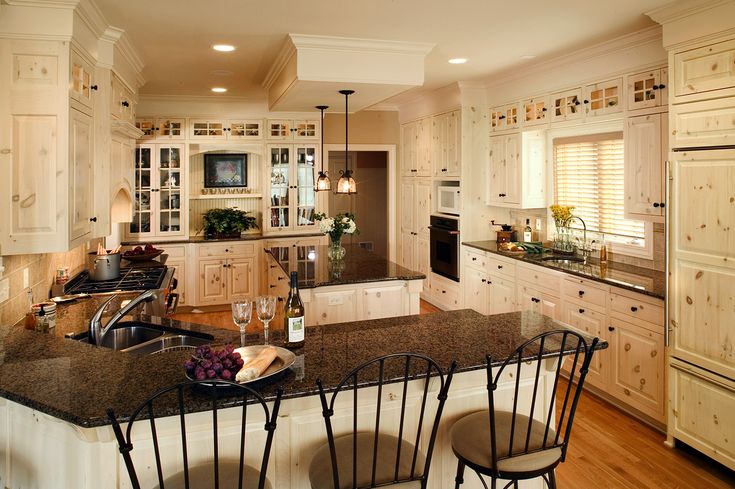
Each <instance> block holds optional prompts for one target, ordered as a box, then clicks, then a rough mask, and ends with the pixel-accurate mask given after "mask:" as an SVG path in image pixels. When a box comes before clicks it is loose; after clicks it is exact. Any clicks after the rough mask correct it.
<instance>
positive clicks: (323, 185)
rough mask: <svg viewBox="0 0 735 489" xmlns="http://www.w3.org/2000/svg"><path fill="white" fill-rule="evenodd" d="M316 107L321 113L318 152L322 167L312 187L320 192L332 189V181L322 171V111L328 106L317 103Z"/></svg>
mask: <svg viewBox="0 0 735 489" xmlns="http://www.w3.org/2000/svg"><path fill="white" fill-rule="evenodd" d="M316 108H317V109H319V110H320V111H321V113H322V116H321V135H322V142H321V143H322V148H321V152H320V153H319V154H320V158H321V160H322V169H321V170H319V177H318V178H317V179H316V187H314V190H315V191H316V192H321V191H324V190H332V182H331V181H330V180H329V177H328V176H327V172H325V171H324V111H325V110H327V109H328V108H329V107H328V106H326V105H317V106H316Z"/></svg>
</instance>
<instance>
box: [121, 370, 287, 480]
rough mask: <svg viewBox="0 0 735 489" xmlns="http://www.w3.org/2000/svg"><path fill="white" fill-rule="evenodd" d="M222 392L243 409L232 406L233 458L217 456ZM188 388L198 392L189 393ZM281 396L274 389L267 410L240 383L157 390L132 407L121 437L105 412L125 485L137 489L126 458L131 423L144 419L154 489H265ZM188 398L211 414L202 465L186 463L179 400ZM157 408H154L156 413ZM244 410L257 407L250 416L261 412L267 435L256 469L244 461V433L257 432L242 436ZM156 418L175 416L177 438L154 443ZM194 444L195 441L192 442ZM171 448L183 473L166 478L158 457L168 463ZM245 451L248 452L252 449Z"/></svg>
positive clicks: (184, 420) (182, 406)
mask: <svg viewBox="0 0 735 489" xmlns="http://www.w3.org/2000/svg"><path fill="white" fill-rule="evenodd" d="M222 388H224V389H226V395H227V401H231V400H232V399H233V398H236V399H237V398H239V400H241V401H242V406H241V407H240V406H238V407H237V408H239V409H240V411H241V414H240V429H239V440H238V441H239V443H238V448H237V450H233V452H237V453H234V456H227V455H225V454H223V453H220V430H219V426H218V416H219V415H221V413H220V410H221V409H223V406H222V405H223V404H224V402H225V399H224V395H223V394H221V393H220V391H221V389H222ZM192 390H195V391H197V392H191V391H192ZM282 395H283V392H282V391H281V390H280V389H279V390H278V393H277V395H276V399H275V401H274V403H273V409H272V410H269V409H268V405H267V404H266V402H265V400H264V399H263V398H262V397H261V396H260V395H259V394H258V393H257V392H255V391H254V390H253V389H251V388H250V387H247V386H245V385H240V384H236V383H234V382H225V381H212V380H206V381H193V382H184V383H181V384H176V385H174V386H171V387H167V388H165V389H163V390H160V391H158V392H156V393H155V394H154V395H153V396H152V397H150V398H149V399H148V400H147V401H145V402H143V403H142V404H141V405H140V406H139V407H138V408H137V409H135V410H134V411H133V414H131V415H130V420H129V421H128V426H127V430H126V432H125V434H123V430H122V427H121V426H120V423H119V421H118V420H117V416H116V414H115V412H114V411H113V410H112V409H108V410H107V415H108V417H109V418H110V420H111V421H112V428H113V430H114V432H115V437H116V438H117V443H118V445H119V447H120V453H121V454H122V456H123V459H124V461H125V466H126V467H127V469H128V474H129V475H130V481H131V483H132V485H133V488H134V489H140V487H141V485H140V482H139V479H138V474H137V473H136V470H135V466H134V464H133V459H132V456H131V452H132V450H133V443H132V436H131V434H132V431H133V425H136V424H135V423H136V421H138V420H140V421H143V420H145V419H147V420H148V428H149V430H150V431H149V433H150V436H151V441H150V443H151V444H152V447H153V453H154V455H155V468H156V475H157V480H158V485H157V486H156V488H157V489H178V488H186V489H209V488H214V489H220V488H222V489H234V488H237V489H256V488H257V489H266V488H268V489H270V488H271V484H270V482H269V481H268V479H267V478H266V471H267V469H268V460H269V458H270V450H271V445H272V444H273V435H274V432H275V429H276V417H277V416H278V409H279V407H280V404H281V396H282ZM187 396H197V397H196V398H197V402H198V404H199V406H198V407H199V408H201V406H202V405H205V406H206V409H207V410H211V416H212V437H213V454H212V457H208V458H207V462H204V463H196V462H195V463H194V465H192V463H191V461H190V458H192V457H191V453H190V451H191V448H192V442H191V441H189V443H187V416H186V414H187V413H186V407H185V402H184V399H185V398H186V397H187ZM157 408H159V410H158V411H157ZM237 408H231V409H237ZM248 408H250V409H251V410H252V409H256V413H255V414H257V411H259V410H261V409H262V411H263V414H264V416H265V417H264V419H265V423H264V430H265V434H266V436H265V441H264V443H263V449H262V459H261V461H260V467H259V468H255V467H252V466H250V465H247V464H246V463H245V453H246V448H247V447H249V446H250V445H248V444H247V443H246V442H247V441H248V439H247V438H248V435H249V436H250V437H253V436H254V435H257V433H249V434H248V433H247V430H246V427H247V423H248ZM198 411H199V409H198ZM161 416H178V418H179V422H178V423H177V425H178V426H177V431H178V434H174V436H170V434H168V433H167V434H166V436H165V438H163V440H159V437H160V436H162V435H161V433H160V432H161V429H160V427H159V428H158V429H157V422H156V418H157V417H159V418H160V417H161ZM251 419H252V418H251ZM189 421H190V420H189ZM159 424H160V421H159ZM169 426H170V425H169ZM140 429H144V428H140V427H139V424H138V425H136V434H135V435H136V437H139V436H141V434H140V432H139V431H138V430H140ZM228 434H230V435H232V432H231V431H228ZM177 435H178V436H177ZM261 438H262V437H261ZM196 443H197V442H194V444H196ZM246 445H247V446H246ZM172 446H174V447H175V448H176V450H177V451H179V450H180V453H181V455H180V456H178V455H176V454H175V455H176V458H177V459H179V460H181V462H182V465H183V470H178V469H177V471H176V472H174V473H171V474H167V473H166V472H167V468H166V467H164V465H167V464H164V463H163V462H162V458H163V457H166V459H167V460H171V447H172ZM139 448H140V447H139ZM248 451H249V452H250V453H252V450H248ZM256 453H258V454H259V453H260V452H259V451H256Z"/></svg>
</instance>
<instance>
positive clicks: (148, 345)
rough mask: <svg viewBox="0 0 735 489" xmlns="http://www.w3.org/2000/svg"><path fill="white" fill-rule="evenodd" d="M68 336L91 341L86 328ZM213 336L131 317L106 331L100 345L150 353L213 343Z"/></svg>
mask: <svg viewBox="0 0 735 489" xmlns="http://www.w3.org/2000/svg"><path fill="white" fill-rule="evenodd" d="M69 338H70V339H73V340H77V341H81V342H84V343H88V342H89V338H88V334H87V333H86V332H85V333H81V334H78V335H74V336H70V337H69ZM213 339H214V336H212V335H209V334H206V333H194V332H183V331H179V330H168V329H162V328H161V327H160V326H158V325H155V324H150V323H144V322H137V321H129V322H124V323H118V324H117V325H116V326H115V328H114V329H112V330H110V331H109V332H108V333H107V334H106V335H105V337H104V340H103V341H102V344H101V345H100V346H102V347H105V348H111V349H113V350H118V351H122V352H129V353H140V354H143V355H147V354H152V353H164V352H168V351H177V350H184V349H194V348H196V347H197V346H201V345H207V344H209V343H211V342H212V340H213Z"/></svg>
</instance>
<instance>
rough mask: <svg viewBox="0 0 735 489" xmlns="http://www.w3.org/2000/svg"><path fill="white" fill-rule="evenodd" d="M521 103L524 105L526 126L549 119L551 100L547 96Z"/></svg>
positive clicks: (524, 123) (524, 122) (542, 122)
mask: <svg viewBox="0 0 735 489" xmlns="http://www.w3.org/2000/svg"><path fill="white" fill-rule="evenodd" d="M521 105H522V107H523V125H524V126H534V125H537V124H544V123H546V122H548V121H549V117H548V113H549V102H548V100H547V97H534V98H530V99H527V100H524V101H523V103H522V104H521Z"/></svg>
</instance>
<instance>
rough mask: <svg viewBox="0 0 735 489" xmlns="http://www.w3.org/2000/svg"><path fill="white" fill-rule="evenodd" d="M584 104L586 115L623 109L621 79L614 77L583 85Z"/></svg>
mask: <svg viewBox="0 0 735 489" xmlns="http://www.w3.org/2000/svg"><path fill="white" fill-rule="evenodd" d="M584 97H585V98H584V100H583V103H584V106H585V112H586V113H587V115H591V116H595V115H604V114H612V113H615V112H620V111H622V110H623V80H622V78H616V79H614V80H609V81H606V82H601V83H595V84H594V85H588V86H586V87H585V93H584Z"/></svg>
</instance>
